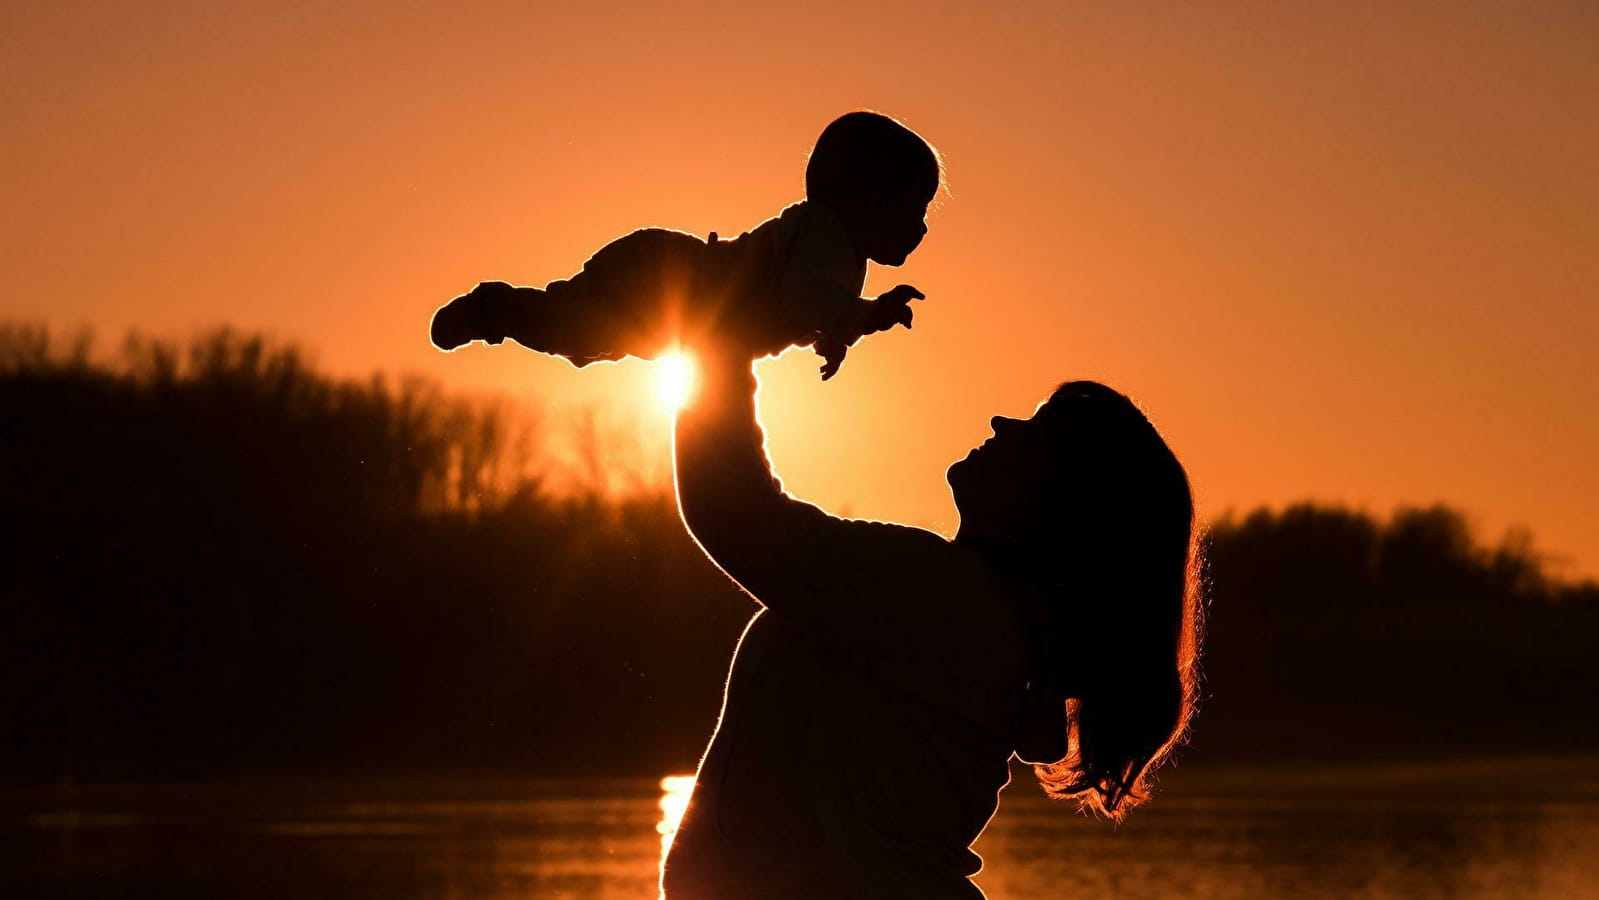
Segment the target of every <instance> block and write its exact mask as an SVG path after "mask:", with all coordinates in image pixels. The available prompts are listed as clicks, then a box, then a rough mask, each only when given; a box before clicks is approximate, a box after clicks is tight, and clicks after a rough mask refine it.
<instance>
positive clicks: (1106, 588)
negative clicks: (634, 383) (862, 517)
mask: <svg viewBox="0 0 1599 900" xmlns="http://www.w3.org/2000/svg"><path fill="white" fill-rule="evenodd" d="M699 364H700V372H701V375H700V377H701V382H702V383H701V386H700V389H699V391H698V395H697V397H696V398H695V399H694V400H693V401H692V402H691V404H690V405H689V406H688V407H686V408H685V409H684V410H683V411H682V412H681V413H680V414H679V417H678V423H677V440H676V456H677V492H678V503H679V506H680V508H681V510H682V514H683V518H684V521H685V522H686V523H687V524H688V527H689V529H690V530H691V531H692V532H693V534H694V536H695V538H696V539H697V540H698V541H699V543H700V545H701V546H702V547H703V548H704V549H705V552H706V553H707V554H709V555H710V557H711V558H712V559H713V560H715V561H716V563H717V565H719V566H721V568H722V569H723V570H724V571H725V572H727V574H728V575H730V576H731V577H732V578H733V579H734V580H736V581H737V582H738V583H739V584H740V585H741V586H742V587H743V588H744V589H745V590H746V591H748V592H749V593H750V594H751V595H752V596H753V597H754V598H755V599H756V600H757V601H758V602H759V603H760V604H761V606H762V607H763V608H762V609H761V610H760V611H759V612H758V613H757V614H756V615H755V617H754V619H752V620H751V622H750V624H749V625H748V627H747V628H746V629H745V631H744V635H743V637H742V639H741V640H740V642H739V646H738V651H737V653H736V654H735V656H734V661H733V667H732V672H731V674H730V676H729V680H728V684H727V693H726V697H725V699H724V701H723V706H722V715H721V720H720V722H719V723H718V725H717V728H716V733H715V735H714V736H713V737H712V739H711V744H710V747H709V749H708V750H707V751H706V753H705V757H704V759H703V760H702V761H701V763H700V769H699V773H698V777H697V780H696V784H695V787H694V793H693V796H692V799H691V801H690V803H689V807H688V810H687V812H686V813H685V815H684V817H683V821H682V823H681V825H680V827H679V829H678V831H677V834H676V837H675V838H674V840H673V843H672V846H671V849H670V851H669V854H668V856H667V860H666V864H665V867H664V869H663V874H662V889H663V891H664V893H665V895H666V897H667V898H668V900H734V898H738V900H744V898H763V900H768V898H790V897H792V898H806V900H818V898H874V900H879V898H928V900H931V898H964V900H972V898H981V897H982V896H983V894H982V892H981V891H980V890H979V889H978V888H977V886H976V885H975V884H973V883H972V882H971V880H970V876H971V875H973V874H975V873H976V872H977V871H978V869H979V868H980V867H981V865H982V860H981V859H980V858H979V857H978V856H977V854H975V853H973V852H972V851H971V849H970V845H971V843H972V842H973V841H974V840H975V839H976V838H977V836H978V834H979V833H981V832H982V830H983V828H984V826H985V825H986V824H987V822H988V820H989V818H990V817H991V816H992V815H993V813H994V810H995V808H996V806H997V804H998V792H999V790H1000V788H1002V787H1003V786H1004V785H1005V783H1006V782H1007V781H1008V780H1009V760H1010V758H1011V756H1012V755H1013V754H1014V755H1015V756H1017V757H1018V758H1020V759H1022V760H1023V761H1027V762H1031V763H1033V764H1034V767H1035V771H1036V772H1037V774H1038V777H1039V780H1040V781H1041V782H1042V783H1043V785H1044V789H1045V790H1046V792H1048V793H1050V794H1051V795H1053V796H1056V797H1069V798H1074V799H1076V800H1078V801H1079V802H1080V804H1081V805H1082V806H1084V807H1086V808H1088V809H1091V810H1095V811H1097V812H1100V813H1104V814H1107V815H1110V816H1112V817H1116V818H1119V817H1121V816H1122V815H1124V814H1125V813H1126V811H1127V810H1128V809H1129V808H1131V807H1132V806H1134V805H1136V804H1137V803H1138V802H1139V801H1141V800H1142V799H1144V797H1145V787H1146V777H1147V775H1148V773H1149V772H1150V771H1151V770H1152V769H1153V768H1154V767H1155V766H1156V765H1157V764H1158V763H1159V762H1160V761H1162V760H1163V759H1164V758H1165V756H1166V755H1167V754H1168V753H1169V752H1170V751H1171V749H1172V747H1173V746H1174V745H1175V744H1177V743H1178V742H1179V741H1180V740H1181V738H1182V736H1183V734H1184V731H1185V728H1186V725H1187V722H1188V719H1189V716H1190V714H1191V711H1192V709H1193V701H1194V694H1195V679H1196V671H1195V665H1196V659H1195V657H1196V633H1197V629H1198V624H1199V622H1198V619H1199V605H1198V598H1197V590H1196V582H1197V579H1196V578H1195V577H1194V568H1195V567H1194V559H1195V551H1194V542H1193V504H1192V500H1191V496H1190V493H1189V488H1188V481H1187V478H1186V476H1185V475H1184V473H1183V469H1182V467H1181V465H1179V464H1178V462H1177V460H1176V458H1175V457H1174V456H1173V455H1172V453H1171V451H1170V450H1169V449H1168V448H1167V446H1166V444H1165V442H1164V441H1162V440H1161V438H1160V436H1159V435H1158V434H1157V433H1156V431H1155V429H1154V427H1153V426H1152V425H1150V423H1149V421H1148V420H1147V419H1146V418H1145V417H1144V416H1143V415H1142V414H1141V413H1140V412H1139V411H1138V409H1137V407H1135V406H1134V405H1133V404H1132V403H1131V402H1130V401H1129V400H1127V398H1125V397H1123V396H1122V395H1121V394H1118V393H1117V392H1115V391H1113V390H1111V389H1109V388H1106V387H1104V386H1102V385H1099V384H1095V383H1093V382H1072V383H1069V384H1065V385H1062V386H1061V387H1060V388H1058V389H1057V390H1056V391H1055V392H1054V393H1053V394H1052V395H1051V396H1050V398H1049V399H1048V400H1047V401H1046V402H1045V403H1044V404H1042V405H1041V406H1040V407H1039V408H1038V411H1037V412H1036V413H1035V414H1034V415H1033V416H1032V417H1031V418H1030V419H1026V420H1015V419H1006V418H1002V417H996V418H995V419H994V420H993V427H994V436H993V437H991V438H989V439H988V440H987V441H985V442H984V443H983V445H982V446H980V447H978V448H976V449H975V450H973V451H972V452H971V453H969V454H968V455H967V456H966V458H965V459H963V460H961V461H960V462H957V463H955V464H954V465H953V466H951V467H950V469H949V473H948V481H949V484H950V487H951V488H952V489H953V491H954V495H955V502H956V506H957V507H958V508H959V510H960V515H961V524H960V529H959V532H958V533H957V534H956V536H955V539H954V540H953V541H950V540H946V539H945V538H943V537H941V536H939V535H937V534H933V533H931V532H928V531H923V530H920V529H916V528H910V527H906V526H902V525H894V524H889V523H884V522H870V521H858V520H849V519H840V518H836V517H833V516H830V515H828V514H826V513H824V512H822V511H821V510H820V509H817V508H816V507H814V506H811V505H810V504H807V503H803V502H801V501H798V500H795V499H793V498H791V497H789V496H788V495H787V494H785V493H784V492H783V490H782V487H781V484H780V483H779V482H778V481H777V480H776V479H775V478H773V476H772V474H771V471H770V466H769V464H768V462H767V459H766V455H765V449H764V438H763V435H762V432H761V429H760V425H759V424H758V423H757V422H756V418H755V403H754V400H755V392H756V387H757V385H756V381H755V377H754V375H753V372H752V367H751V362H750V355H749V354H739V353H736V352H732V351H731V349H730V348H727V347H721V348H712V352H704V351H703V350H702V352H701V353H700V356H699Z"/></svg>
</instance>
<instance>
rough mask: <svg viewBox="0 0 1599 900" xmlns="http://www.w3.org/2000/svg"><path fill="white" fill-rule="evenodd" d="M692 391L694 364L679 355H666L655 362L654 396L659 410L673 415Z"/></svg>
mask: <svg viewBox="0 0 1599 900" xmlns="http://www.w3.org/2000/svg"><path fill="white" fill-rule="evenodd" d="M693 390H694V362H693V360H691V359H689V358H688V357H687V356H684V355H683V354H681V353H668V354H666V355H665V356H662V357H661V358H660V359H657V360H656V361H655V395H656V397H657V398H659V400H660V401H661V408H662V409H664V410H666V411H667V412H668V413H675V412H677V411H678V410H679V409H682V407H683V404H684V403H686V402H688V398H689V394H690V392H691V391H693Z"/></svg>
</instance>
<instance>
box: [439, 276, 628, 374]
mask: <svg viewBox="0 0 1599 900" xmlns="http://www.w3.org/2000/svg"><path fill="white" fill-rule="evenodd" d="M592 293H593V291H591V290H584V289H583V287H582V286H581V285H579V284H577V283H575V281H552V282H550V283H549V284H548V285H545V286H544V287H543V288H534V287H514V286H512V285H509V284H506V283H505V282H503V281H485V282H483V283H482V284H480V285H478V286H477V287H475V288H473V289H472V291H471V293H468V294H464V295H462V296H460V297H456V298H455V299H454V300H451V301H450V302H449V303H447V304H445V305H444V306H442V307H440V308H439V310H438V311H437V312H435V313H434V314H433V325H432V338H433V344H434V346H436V347H438V348H439V349H441V350H454V349H456V348H457V347H461V346H464V345H466V344H469V343H471V342H472V341H483V342H484V343H487V344H499V343H501V342H503V341H504V340H505V339H506V338H511V339H513V340H515V341H516V342H517V343H518V344H521V345H522V346H524V347H527V348H528V349H530V350H537V351H538V352H540V353H548V354H550V355H552V356H560V357H564V358H566V359H568V360H570V361H571V362H572V364H573V365H576V366H586V365H588V364H589V363H591V362H594V361H596V360H600V359H619V358H621V356H622V355H623V354H621V353H615V352H613V351H612V350H611V349H610V347H609V342H608V341H606V340H605V339H604V336H605V333H606V331H607V329H606V328H605V327H604V323H603V322H602V321H601V320H602V319H603V318H604V315H603V313H604V310H605V307H606V304H605V303H603V302H602V301H601V300H600V298H597V297H594V296H590V295H591V294H592Z"/></svg>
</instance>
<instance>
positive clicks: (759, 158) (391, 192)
mask: <svg viewBox="0 0 1599 900" xmlns="http://www.w3.org/2000/svg"><path fill="white" fill-rule="evenodd" d="M1243 6H1244V5H1243V4H1210V3H1193V4H1188V3H1180V4H1179V3H1168V2H1160V3H1151V4H1148V5H1147V6H1146V5H1143V4H1137V3H1115V4H1110V3H1100V2H1096V3H1082V4H1072V3H1059V2H1026V3H1022V2H1012V3H998V4H994V3H989V4H965V5H957V4H949V3H931V4H910V3H896V2H888V3H882V2H875V3H859V2H820V3H812V4H809V5H806V6H803V7H802V6H799V5H769V4H753V3H731V2H729V3H698V2H684V0H675V2H670V3H665V2H662V3H643V4H632V5H604V4H571V3H562V4H549V5H540V4H531V3H511V2H505V3H471V2H466V3H451V4H445V3H420V2H417V3H405V2H393V0H391V2H383V3H378V2H349V3H339V2H287V0H279V2H273V3H251V4H244V3H228V4H212V3H201V2H148V3H138V4H115V3H103V2H96V3H77V2H66V0H57V2H52V3H39V4H7V5H6V6H5V7H4V9H3V11H0V67H3V82H0V83H3V85H4V86H3V88H0V91H3V94H0V115H3V120H4V122H5V126H4V127H3V128H0V164H3V167H0V179H3V184H4V197H5V203H4V207H5V209H6V215H4V216H3V217H0V265H3V267H4V272H5V275H6V279H7V281H8V285H7V288H8V290H7V291H6V295H5V297H4V299H3V300H0V317H3V318H7V319H11V318H28V319H35V320H43V321H48V322H51V323H55V324H60V325H64V326H70V325H76V324H80V323H92V324H94V325H95V326H96V328H97V329H98V330H100V331H101V332H102V333H103V334H105V335H106V336H108V337H109V336H115V335H119V334H120V333H121V332H122V331H123V330H124V329H126V328H129V327H134V326H137V327H139V328H142V329H144V330H147V331H154V332H158V333H164V334H171V335H184V334H188V333H191V332H192V331H194V330H196V329H198V328H200V327H201V326H203V325H206V324H211V323H219V322H231V323H235V324H238V325H242V326H246V327H249V328H259V329H265V330H267V331H269V332H272V333H274V334H277V335H280V336H284V337H291V338H297V339H301V340H303V341H304V342H306V343H307V344H309V345H311V346H313V347H315V348H317V349H318V351H319V355H320V358H321V360H322V361H323V362H324V363H325V364H326V365H327V366H329V367H331V368H334V369H336V370H339V371H346V372H359V373H365V372H368V371H371V370H374V369H383V370H389V371H410V372H421V373H426V374H431V375H434V376H437V377H438V378H440V379H443V380H445V381H446V382H447V383H450V384H453V385H457V386H462V387H469V388H473V389H477V388H492V389H495V390H503V391H506V392H510V393H513V394H516V395H518V396H526V397H537V398H541V399H542V400H543V401H544V402H545V403H546V404H547V405H549V406H551V407H552V408H566V407H569V406H580V405H583V404H598V406H597V410H598V411H597V413H596V414H597V415H598V416H599V417H600V418H601V419H602V420H603V421H610V422H628V421H630V420H632V419H633V417H635V416H637V417H638V424H637V426H636V428H637V430H638V431H639V433H640V434H641V435H643V436H644V437H645V438H658V437H659V436H660V435H661V434H662V433H664V428H665V426H664V424H663V420H662V419H661V417H660V416H659V415H658V414H656V413H655V412H654V410H653V408H652V405H651V404H653V402H654V396H653V393H652V388H651V386H650V385H649V382H648V378H649V374H650V373H649V370H648V367H647V366H645V365H643V364H639V363H634V362H630V363H626V364H623V365H620V366H614V367H596V368H593V369H589V370H586V371H583V372H578V371H575V370H572V369H570V368H568V367H567V366H566V365H565V364H564V363H560V362H557V361H554V360H549V359H546V358H542V357H535V356H533V355H531V354H527V353H525V352H516V351H514V350H511V349H506V348H502V349H499V350H493V351H488V350H472V351H466V352H463V353H459V354H455V355H454V356H450V357H446V356H442V355H440V354H436V353H434V352H433V351H431V350H430V349H429V348H428V346H427V342H426V323H427V317H428V315H429V314H430V313H431V311H432V309H433V307H434V306H435V305H436V304H438V303H439V302H441V301H442V300H444V299H447V298H448V297H450V296H451V295H453V294H455V293H459V292H461V291H463V290H465V289H466V288H468V287H470V286H471V285H472V284H473V283H474V282H476V281H478V280H480V279H486V278H501V279H506V280H511V281H518V282H522V283H542V282H544V281H546V280H549V279H551V278H555V277H560V276H563V275H566V274H569V273H570V272H571V271H573V270H574V269H575V268H576V267H577V266H578V265H579V264H580V263H581V262H582V261H583V259H584V258H585V257H586V256H587V255H588V254H589V253H590V252H592V251H593V250H595V249H597V248H598V247H599V246H601V245H602V244H603V243H604V242H605V241H606V240H608V239H609V238H611V237H614V236H616V235H618V234H620V233H622V232H625V231H627V230H629V229H632V228H634V227H638V226H642V225H664V226H670V227H677V228H682V229H686V230H691V231H696V232H699V233H702V234H703V233H704V232H707V231H710V230H716V231H719V232H721V233H723V234H731V233H737V232H738V231H740V230H742V229H744V228H747V227H749V226H752V225H754V224H755V223H757V222H759V221H760V220H762V219H763V218H766V217H768V216H770V215H772V214H774V213H775V212H776V211H777V210H778V209H780V208H781V207H782V206H783V205H784V204H786V203H788V202H790V201H792V200H795V199H798V198H799V196H800V193H801V174H802V170H803V166H804V159H805V153H806V151H807V150H808V148H809V144H810V142H811V140H812V139H813V138H814V137H815V135H816V133H817V132H818V131H819V130H820V129H821V127H822V126H823V125H824V124H825V123H826V122H827V121H828V120H829V119H830V118H832V117H833V116H835V115H837V114H838V113H841V112H844V111H846V110H849V109H852V108H857V107H873V108H878V109H882V110H884V111H887V112H890V113H892V114H894V115H896V116H899V117H901V118H903V119H904V120H905V121H906V122H907V123H909V124H910V125H911V126H912V127H914V128H916V129H918V130H919V131H921V132H922V133H923V134H925V135H926V136H927V137H929V138H930V139H931V140H932V141H934V142H935V143H936V144H937V145H938V146H939V147H940V149H941V150H942V151H943V152H944V154H945V156H946V159H947V162H948V165H949V171H950V181H951V187H952V189H953V196H952V197H951V198H950V200H949V201H948V203H947V205H946V206H945V208H944V209H943V210H941V211H940V212H938V213H937V214H936V215H935V216H934V217H933V218H932V220H931V221H930V227H931V234H930V236H929V238H928V240H927V241H926V242H925V243H924V245H923V247H922V249H921V250H919V251H918V252H917V253H916V254H915V255H914V256H913V257H912V258H911V261H910V263H909V264H908V265H907V266H906V267H905V268H904V269H903V270H900V271H894V270H879V271H876V272H874V274H873V276H872V282H871V284H872V286H873V287H874V289H876V290H881V289H884V288H886V287H889V286H892V285H893V284H894V283H896V282H898V281H901V280H904V281H908V282H911V283H913V284H916V285H918V286H919V287H921V288H922V289H923V290H925V291H926V292H927V294H928V295H929V298H930V299H929V300H928V302H927V304H926V305H925V306H923V307H922V308H921V309H920V311H919V317H918V320H917V327H916V329H915V331H913V332H911V333H905V332H896V333H893V334H890V335H883V336H879V337H876V338H872V339H868V340H867V341H866V342H865V343H863V344H862V345H861V346H860V347H858V348H857V350H856V351H855V352H854V353H852V354H851V356H850V360H849V363H848V364H847V365H846V367H845V369H844V372H843V373H842V375H841V376H840V377H839V378H838V379H836V380H835V381H833V382H830V383H829V384H827V385H821V384H818V383H817V382H816V380H815V375H814V372H815V362H814V358H812V357H810V356H809V355H808V354H806V355H803V356H802V355H800V354H798V353H791V354H790V355H789V356H787V357H785V358H783V359H782V360H780V361H778V362H776V363H768V364H767V366H766V369H765V373H766V383H767V388H766V392H765V395H764V396H765V402H766V407H765V408H766V419H767V422H768V425H769V427H770V430H771V431H772V449H773V454H774V457H775V459H776V462H777V464H778V468H779V471H780V473H781V474H782V475H783V476H784V477H785V479H786V480H787V482H788V485H789V487H790V488H791V489H792V490H794V491H795V492H796V493H797V494H799V495H800V496H803V497H806V498H809V499H814V500H816V501H818V502H820V503H822V504H823V505H824V506H828V507H830V508H833V509H835V510H847V511H850V512H853V513H854V514H857V515H871V516H877V517H883V518H890V519H899V520H904V521H910V522H915V523H920V524H925V525H930V526H933V527H936V528H940V529H942V530H946V531H947V530H950V529H952V528H953V526H954V524H955V520H954V511H953V507H952V505H951V504H950V501H949V499H948V493H947V490H946V489H945V488H944V485H943V481H942V476H943V470H944V468H945V466H946V465H947V464H948V463H949V462H950V461H952V460H954V459H957V458H959V457H960V456H962V455H963V454H964V453H965V452H966V450H967V449H968V448H969V447H971V446H972V445H973V444H975V443H977V442H979V441H980V440H981V439H982V438H983V437H984V436H985V435H986V433H987V425H986V419H987V417H988V416H989V415H991V414H993V413H1006V414H1018V413H1026V412H1027V411H1029V410H1030V409H1031V408H1032V406H1033V404H1034V403H1036V401H1037V400H1038V399H1040V398H1041V397H1042V396H1043V395H1044V394H1046V393H1047V392H1048V390H1049V388H1050V387H1051V386H1052V384H1053V383H1054V382H1056V381H1059V380H1062V379H1066V378H1078V377H1093V378H1099V379H1101V380H1104V381H1106V382H1108V383H1110V384H1112V385H1114V386H1117V387H1119V388H1121V389H1123V390H1125V391H1127V392H1128V393H1130V394H1132V395H1133V396H1134V397H1135V398H1136V399H1138V400H1139V401H1141V402H1142V403H1143V404H1144V405H1145V406H1146V407H1147V409H1148V410H1149V411H1150V412H1151V414H1152V415H1153V417H1154V418H1155V419H1156V421H1157V423H1158V424H1159V425H1160V426H1161V428H1162V429H1163V430H1164V432H1165V433H1166V435H1167V437H1168V439H1169V440H1170V441H1171V443H1172V444H1173V446H1174V447H1176V448H1177V450H1178V451H1179V453H1180V455H1181V456H1182V457H1183V459H1184V460H1185V462H1186V463H1187V465H1188V467H1189V469H1190V471H1191V474H1192V476H1193V478H1194V481H1195V483H1196V487H1197V489H1198V492H1199V499H1200V503H1201V509H1202V511H1203V512H1205V513H1206V514H1208V515H1211V516H1215V515H1219V514H1220V513H1221V512H1223V511H1224V510H1226V509H1228V508H1247V507H1251V506H1254V505H1256V504H1261V503H1270V504H1281V503H1284V502H1287V501H1290V500H1294V499H1298V498H1305V497H1314V498H1320V499H1324V500H1339V501H1346V502H1350V503H1354V504H1358V505H1361V506H1363V507H1365V508H1367V509H1369V510H1371V511H1373V512H1387V511H1388V510H1389V509H1391V508H1392V507H1393V506H1394V505H1395V504H1398V503H1428V502H1432V501H1435V500H1445V501H1448V502H1450V503H1452V504H1455V505H1458V506H1460V507H1462V508H1464V509H1466V510H1468V511H1470V512H1471V513H1472V514H1473V515H1474V516H1475V517H1476V521H1477V522H1478V524H1479V525H1480V526H1481V529H1482V533H1483V535H1484V536H1485V537H1488V538H1495V537H1497V536H1498V534H1499V533H1500V532H1501V531H1502V530H1503V529H1504V528H1505V527H1507V526H1508V525H1510V524H1512V523H1523V524H1525V525H1527V526H1530V527H1531V528H1532V529H1533V530H1534V531H1535V533H1536V534H1537V536H1538V538H1539V542H1540V544H1541V546H1542V547H1543V548H1544V549H1546V550H1548V551H1551V552H1553V553H1556V554H1558V555H1560V556H1562V557H1565V558H1566V559H1568V560H1570V561H1571V566H1572V568H1571V569H1570V570H1569V571H1572V572H1574V573H1583V574H1590V575H1594V574H1599V514H1596V512H1595V510H1596V509H1599V471H1596V467H1595V466H1594V465H1593V463H1594V461H1595V460H1596V459H1599V365H1596V364H1595V363H1594V360H1593V357H1594V353H1593V349H1592V348H1593V346H1594V344H1595V342H1596V339H1599V303H1596V302H1595V300H1596V299H1599V253H1596V252H1595V250H1596V249H1599V242H1596V237H1599V228H1596V225H1599V165H1596V164H1595V162H1594V161H1595V160H1596V159H1599V7H1596V6H1595V5H1594V4H1592V3H1591V2H1572V3H1516V4H1509V3H1472V2H1439V3H1426V4H1420V3H1396V2H1381V3H1338V4H1328V3H1304V4H1300V5H1297V6H1289V5H1287V4H1277V5H1266V6H1260V5H1250V7H1251V8H1250V9H1249V11H1247V12H1245V11H1242V9H1243ZM601 368H603V369H604V371H601Z"/></svg>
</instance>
